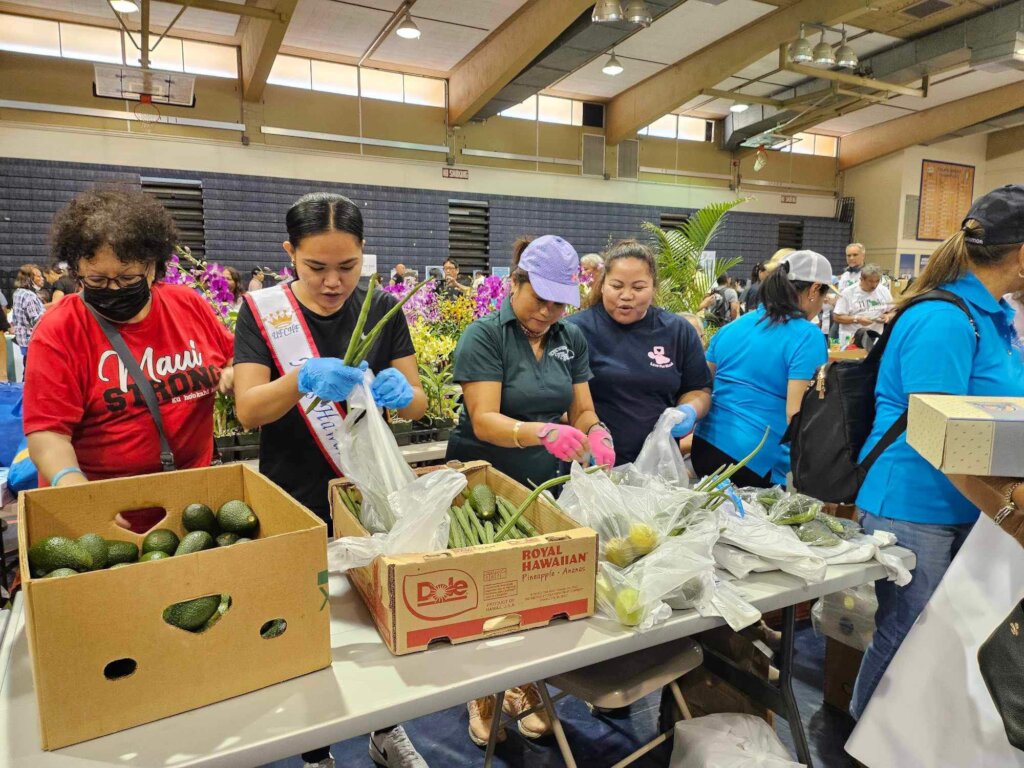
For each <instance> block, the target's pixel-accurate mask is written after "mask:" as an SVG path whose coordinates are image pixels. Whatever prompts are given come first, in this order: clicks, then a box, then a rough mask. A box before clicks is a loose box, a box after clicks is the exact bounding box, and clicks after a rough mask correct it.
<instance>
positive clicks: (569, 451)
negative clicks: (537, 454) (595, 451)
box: [537, 423, 587, 461]
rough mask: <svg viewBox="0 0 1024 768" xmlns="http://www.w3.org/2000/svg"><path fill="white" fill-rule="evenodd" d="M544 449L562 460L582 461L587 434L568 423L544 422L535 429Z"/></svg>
mask: <svg viewBox="0 0 1024 768" xmlns="http://www.w3.org/2000/svg"><path fill="white" fill-rule="evenodd" d="M537 437H539V438H540V439H541V445H543V446H544V449H545V450H546V451H547V452H548V453H550V454H551V455H552V456H554V457H555V458H556V459H561V460H562V461H582V460H583V457H584V456H585V455H586V452H587V451H586V445H587V436H586V435H584V434H583V433H582V432H580V431H579V430H578V429H576V428H575V427H570V426H569V425H568V424H551V423H548V424H545V425H543V426H542V427H541V428H540V429H538V430H537Z"/></svg>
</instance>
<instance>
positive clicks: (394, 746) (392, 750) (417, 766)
mask: <svg viewBox="0 0 1024 768" xmlns="http://www.w3.org/2000/svg"><path fill="white" fill-rule="evenodd" d="M370 758H371V759H372V760H373V762H375V763H376V764H377V765H380V766H383V768H429V766H428V765H427V761H426V760H424V759H423V756H422V755H420V753H419V752H417V751H416V747H414V746H413V745H412V742H411V741H409V737H408V736H407V735H406V733H405V729H404V728H403V727H402V726H400V725H396V726H395V727H394V728H392V729H391V730H390V731H381V732H379V733H378V732H374V733H371V734H370Z"/></svg>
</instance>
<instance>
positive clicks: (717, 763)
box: [669, 713, 803, 768]
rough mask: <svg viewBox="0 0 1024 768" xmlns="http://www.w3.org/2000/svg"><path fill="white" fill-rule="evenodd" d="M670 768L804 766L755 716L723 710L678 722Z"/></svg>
mask: <svg viewBox="0 0 1024 768" xmlns="http://www.w3.org/2000/svg"><path fill="white" fill-rule="evenodd" d="M669 768H803V763H797V762H794V761H793V759H792V758H791V757H790V755H789V752H788V751H787V750H786V748H785V747H784V746H783V745H782V742H781V741H780V740H779V737H778V736H776V735H775V731H774V730H772V727H771V726H770V725H768V723H766V722H765V721H764V720H762V719H761V718H759V717H755V716H754V715H739V714H732V713H720V714H716V715H705V716H704V717H695V718H693V719H692V720H682V721H680V722H678V723H676V728H675V741H674V742H673V745H672V760H671V762H670V763H669Z"/></svg>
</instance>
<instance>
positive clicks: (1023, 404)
mask: <svg viewBox="0 0 1024 768" xmlns="http://www.w3.org/2000/svg"><path fill="white" fill-rule="evenodd" d="M907 442H908V443H909V444H910V447H911V448H913V449H914V450H916V451H917V452H918V453H920V454H921V455H922V456H924V458H925V459H927V460H928V462H929V463H930V464H931V465H932V466H933V467H935V468H936V469H939V470H942V471H943V472H945V473H946V474H958V475H987V476H995V477H1022V476H1024V397H973V396H971V395H966V396H963V397H953V396H951V395H913V396H912V397H911V398H910V420H909V423H908V427H907Z"/></svg>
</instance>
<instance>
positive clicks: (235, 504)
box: [217, 499, 260, 534]
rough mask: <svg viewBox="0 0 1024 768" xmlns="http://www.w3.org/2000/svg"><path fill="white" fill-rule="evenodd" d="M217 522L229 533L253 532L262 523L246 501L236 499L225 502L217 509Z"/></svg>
mask: <svg viewBox="0 0 1024 768" xmlns="http://www.w3.org/2000/svg"><path fill="white" fill-rule="evenodd" d="M217 522H218V523H220V527H221V529H222V530H224V531H225V532H227V533H239V534H241V533H252V532H253V531H255V530H256V529H257V528H258V527H259V524H260V521H259V519H258V518H257V517H256V515H255V513H254V512H253V511H252V508H250V507H249V505H248V504H246V503H245V502H244V501H239V500H238V499H234V500H232V501H228V502H225V503H224V505H223V506H221V508H220V509H218V510H217Z"/></svg>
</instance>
